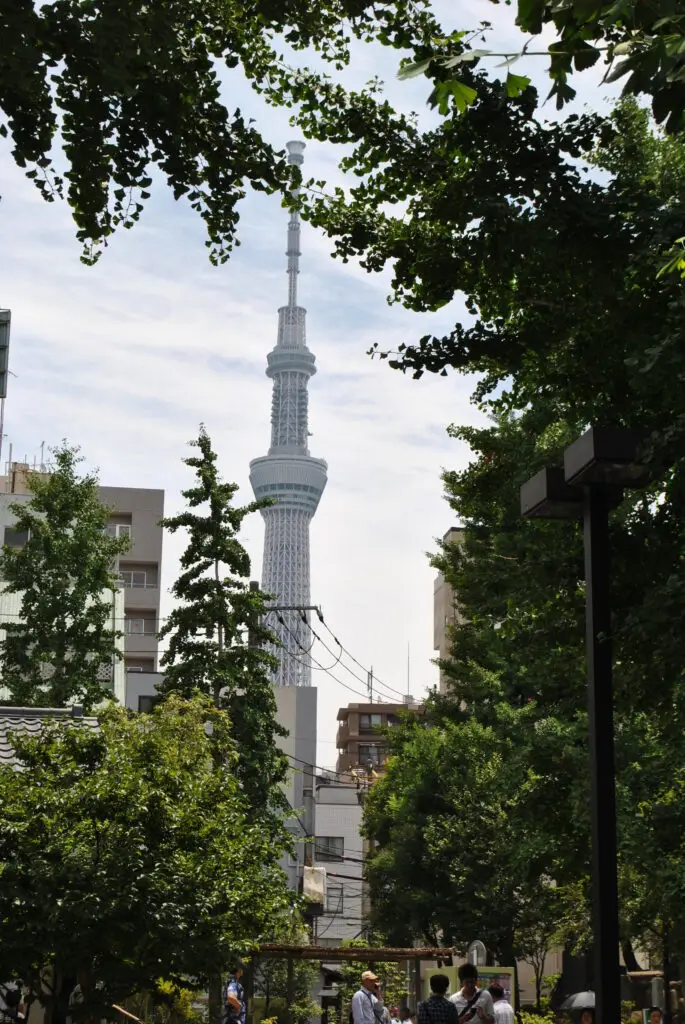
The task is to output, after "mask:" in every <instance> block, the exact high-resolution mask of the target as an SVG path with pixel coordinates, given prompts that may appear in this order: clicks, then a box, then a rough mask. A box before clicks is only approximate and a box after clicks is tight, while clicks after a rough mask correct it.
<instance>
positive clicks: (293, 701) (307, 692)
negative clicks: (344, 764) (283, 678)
mask: <svg viewBox="0 0 685 1024" xmlns="http://www.w3.org/2000/svg"><path fill="white" fill-rule="evenodd" d="M274 692H275V696H276V716H277V719H278V723H279V725H282V726H283V728H284V729H287V731H288V735H287V736H283V737H279V738H278V745H279V747H280V748H281V749H282V751H283V753H284V754H285V755H286V757H287V758H288V762H289V764H290V771H289V773H288V778H287V780H286V782H285V784H284V787H283V789H284V793H285V797H286V800H287V801H288V803H289V804H290V806H291V807H292V808H293V811H294V813H293V816H292V818H291V819H290V821H289V822H288V824H287V827H288V829H289V830H290V832H291V833H292V836H293V839H294V854H292V855H291V856H289V857H287V858H286V859H285V860H284V861H283V863H282V867H283V868H284V870H285V872H286V874H287V876H288V885H289V887H290V888H291V889H298V888H299V886H300V880H301V878H302V870H303V868H304V865H305V863H306V862H307V861H308V860H310V861H311V856H310V854H311V843H310V842H309V840H310V837H311V836H313V835H314V831H315V807H314V802H315V796H314V770H315V769H314V765H315V764H316V697H317V691H316V688H315V687H302V686H276V687H274Z"/></svg>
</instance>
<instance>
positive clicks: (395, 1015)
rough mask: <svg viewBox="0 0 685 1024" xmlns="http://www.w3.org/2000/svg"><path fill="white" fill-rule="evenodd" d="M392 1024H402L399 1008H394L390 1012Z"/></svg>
mask: <svg viewBox="0 0 685 1024" xmlns="http://www.w3.org/2000/svg"><path fill="white" fill-rule="evenodd" d="M390 1024H400V1008H399V1006H393V1008H392V1010H391V1011H390Z"/></svg>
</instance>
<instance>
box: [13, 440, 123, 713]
mask: <svg viewBox="0 0 685 1024" xmlns="http://www.w3.org/2000/svg"><path fill="white" fill-rule="evenodd" d="M52 455H53V457H54V462H55V467H54V469H53V471H52V472H50V473H49V474H40V473H30V474H29V480H28V486H29V491H30V494H31V498H30V500H29V501H28V502H15V503H14V504H13V505H11V506H10V511H11V512H12V513H13V514H14V515H15V517H16V521H15V523H14V529H15V530H16V531H17V532H18V533H23V534H25V535H26V537H27V540H26V543H25V544H24V546H23V547H18V548H11V547H7V546H5V547H3V549H2V553H1V554H0V578H1V580H2V586H3V588H4V590H5V591H9V592H10V593H15V594H21V595H22V596H21V608H20V612H19V616H18V618H17V619H16V620H15V619H10V620H9V621H7V622H5V623H3V630H4V631H5V635H4V638H3V639H0V667H1V672H2V678H1V680H0V683H1V685H2V687H3V688H4V689H5V691H6V700H5V703H11V704H18V705H20V706H23V707H41V706H42V707H46V706H47V707H65V706H66V705H68V704H71V703H80V704H83V705H84V707H86V708H87V709H89V708H91V707H92V706H93V705H95V704H98V703H100V702H102V700H103V699H104V698H106V697H107V696H108V694H109V692H110V691H109V689H108V686H109V683H110V680H111V678H112V669H113V666H114V664H115V661H116V659H117V658H120V657H121V652H120V650H119V649H118V648H117V640H118V639H119V638H120V637H121V635H122V634H121V633H120V632H119V631H118V630H116V629H115V628H112V606H113V593H114V590H115V587H116V582H115V579H114V574H113V570H114V565H115V561H116V556H117V555H118V554H120V553H121V552H123V551H125V550H126V548H127V546H128V540H127V539H126V538H121V539H119V538H115V537H110V536H108V534H107V532H106V526H107V520H108V515H109V510H108V509H107V508H106V506H104V505H103V504H102V502H101V501H100V497H99V489H98V488H99V485H98V478H97V476H96V475H94V474H87V475H86V476H83V477H79V475H78V464H79V462H81V461H82V458H81V457H80V456H79V454H78V448H71V447H69V446H68V445H67V444H66V443H63V444H62V445H61V447H59V448H56V449H54V450H53V451H52Z"/></svg>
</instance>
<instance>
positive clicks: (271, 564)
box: [250, 142, 327, 686]
mask: <svg viewBox="0 0 685 1024" xmlns="http://www.w3.org/2000/svg"><path fill="white" fill-rule="evenodd" d="M287 149H288V162H289V163H291V164H297V165H298V166H301V165H302V163H303V161H304V155H303V154H304V149H305V146H304V143H303V142H289V143H288V145H287ZM287 256H288V305H287V306H283V307H282V308H281V309H279V311H278V339H277V342H276V347H275V348H274V349H273V350H272V351H271V352H269V355H268V356H267V370H266V375H267V377H270V378H271V379H272V380H273V398H272V402H271V447H270V448H269V454H268V455H264V456H262V458H260V459H254V460H253V461H252V462H251V463H250V483H251V484H252V489H253V491H254V493H255V497H256V498H265V497H268V498H274V499H275V500H276V502H277V504H276V505H272V506H271V507H270V508H266V509H264V510H263V511H262V516H263V517H264V522H265V525H266V531H265V537H264V563H263V567H262V590H264V591H265V592H266V593H267V594H271V595H273V598H274V600H275V603H276V604H277V605H280V606H287V607H289V608H290V609H291V610H288V611H282V612H280V615H282V617H283V620H284V621H285V626H283V625H281V624H280V623H279V622H278V620H277V619H276V617H275V615H274V613H271V615H270V616H269V622H268V626H269V628H270V629H271V630H272V631H273V632H274V633H276V634H277V636H278V637H279V640H280V641H281V644H282V645H283V646H282V649H281V650H278V649H276V650H274V654H275V655H276V656H277V657H278V659H279V669H278V672H277V674H276V679H275V682H276V684H277V685H278V686H311V663H310V661H309V658H308V657H307V655H306V653H304V652H306V651H308V650H309V649H310V647H311V643H312V638H311V633H310V630H309V626H308V625H307V623H306V621H304V619H303V615H302V613H300V612H299V611H297V610H296V609H298V608H304V607H306V606H307V605H309V604H310V597H309V524H310V522H311V520H312V516H313V515H314V513H315V512H316V510H317V508H318V505H319V501H320V499H321V495H322V494H323V491H324V488H325V486H326V470H327V466H326V463H325V462H324V460H323V459H315V458H313V457H312V456H311V455H310V454H309V448H308V447H307V439H308V437H309V430H308V422H307V405H308V395H307V385H308V383H309V378H310V377H312V376H313V375H314V374H315V373H316V360H315V359H314V356H313V355H312V353H311V352H310V351H309V349H308V348H307V340H306V333H305V319H306V315H307V311H306V309H304V308H303V307H302V306H298V304H297V278H298V274H299V272H300V268H299V264H300V215H299V213H298V212H297V211H296V210H293V211H292V212H291V214H290V221H289V223H288V251H287Z"/></svg>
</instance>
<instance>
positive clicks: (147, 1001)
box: [124, 979, 203, 1024]
mask: <svg viewBox="0 0 685 1024" xmlns="http://www.w3.org/2000/svg"><path fill="white" fill-rule="evenodd" d="M195 996H196V993H195V992H194V991H193V990H192V989H190V988H184V987H183V986H181V985H177V984H175V983H174V982H173V981H164V980H163V979H160V980H159V981H158V982H157V983H156V985H155V987H154V989H153V990H152V991H144V992H137V993H136V994H135V995H133V996H130V997H129V998H128V999H127V1000H126V1001H125V1004H124V1009H125V1010H128V1011H129V1013H132V1014H133V1015H134V1016H135V1017H138V1019H139V1020H142V1021H144V1022H145V1024H202V1021H203V1016H202V1014H201V1013H200V1012H199V1011H198V1010H197V1009H195V1007H194V1006H193V1001H194V998H195Z"/></svg>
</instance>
